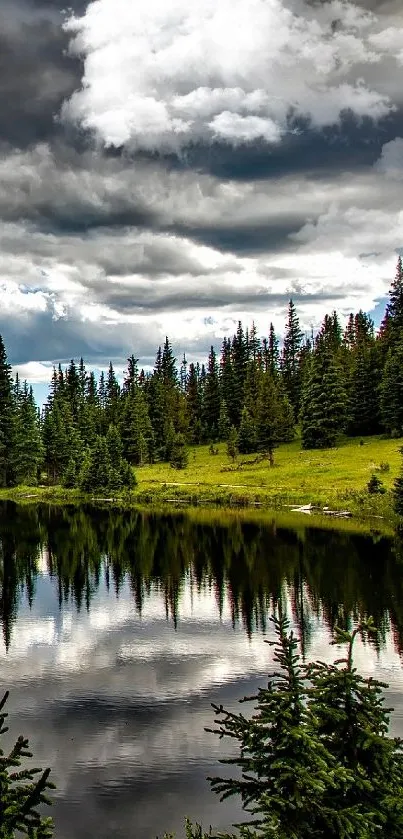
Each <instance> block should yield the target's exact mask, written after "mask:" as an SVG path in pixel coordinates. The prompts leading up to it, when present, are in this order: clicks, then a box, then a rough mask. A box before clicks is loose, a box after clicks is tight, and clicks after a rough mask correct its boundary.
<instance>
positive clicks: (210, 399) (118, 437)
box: [0, 257, 403, 492]
mask: <svg viewBox="0 0 403 839" xmlns="http://www.w3.org/2000/svg"><path fill="white" fill-rule="evenodd" d="M297 427H298V433H299V435H300V438H301V446H302V448H304V449H323V448H328V447H332V446H335V445H337V441H338V439H339V438H340V436H341V435H342V434H346V435H349V436H355V437H359V438H361V437H364V436H366V435H376V434H385V435H387V436H391V437H396V438H398V437H401V436H403V268H402V260H401V257H399V259H398V261H397V267H396V275H395V278H394V280H393V282H392V284H391V288H390V292H389V298H388V302H387V305H386V310H385V313H384V317H383V320H382V323H381V325H380V328H379V330H378V331H377V332H376V331H375V327H374V322H373V321H372V319H371V318H370V317H369V315H368V314H366V313H365V312H363V311H361V310H360V311H359V312H357V313H355V314H354V313H351V314H350V316H349V318H348V320H347V324H346V327H345V328H344V329H343V328H342V326H341V324H340V320H339V317H338V315H337V313H336V312H335V311H334V312H332V313H331V314H327V315H326V316H325V318H324V320H323V323H322V326H321V328H320V329H319V331H318V332H317V334H316V335H313V333H312V334H311V335H310V336H309V337H307V336H306V335H304V334H303V332H302V329H301V327H300V322H299V317H298V313H297V310H296V307H295V305H294V302H293V300H290V301H289V306H288V317H287V322H286V326H285V332H284V339H283V341H282V344H281V346H280V342H279V339H278V337H277V335H276V333H275V330H274V327H273V324H272V323H270V325H269V330H268V335H267V336H266V337H259V336H258V334H257V330H256V327H255V325H254V324H253V323H252V325H251V327H249V328H246V327H244V325H243V324H242V322H239V323H238V326H237V330H236V333H235V334H234V335H233V336H232V338H230V337H225V338H224V340H223V342H222V345H221V348H220V351H219V352H218V351H217V350H216V349H215V348H214V347H213V346H212V347H211V349H210V353H209V356H208V359H207V362H206V363H205V364H201V365H200V364H198V363H197V364H195V363H193V362H190V363H189V362H188V360H187V357H186V355H184V356H183V358H182V360H181V363H180V364H178V362H177V359H176V358H175V356H174V352H173V348H172V343H171V341H170V340H169V338H168V337H166V339H165V342H164V344H163V346H162V347H159V348H158V351H157V353H156V358H155V364H154V368H153V369H152V370H151V371H149V372H145V371H144V369H139V365H138V359H136V357H135V356H134V355H131V356H130V358H129V359H128V364H127V371H126V374H125V377H124V380H123V382H122V383H120V382H119V381H118V378H117V376H116V373H115V370H114V368H113V365H112V363H110V364H109V368H108V370H107V371H106V372H102V373H101V375H100V377H99V379H97V378H96V376H95V374H94V372H92V371H91V372H88V371H87V369H86V366H85V363H84V360H83V359H82V358H81V359H80V360H79V361H78V362H76V361H75V360H71V362H70V364H69V365H68V366H67V367H65V368H63V367H62V365H61V364H59V365H58V367H54V369H53V375H52V378H51V382H50V387H49V394H48V398H47V401H46V404H45V405H44V406H43V408H42V410H41V411H40V410H39V409H38V407H37V405H36V404H35V399H34V394H33V391H32V388H31V387H29V386H28V384H27V382H26V381H24V382H21V381H20V379H19V377H18V375H17V376H16V377H15V378H13V377H12V375H11V367H10V365H9V363H8V360H7V352H6V348H5V346H4V342H3V340H2V339H1V338H0V486H1V487H13V486H16V485H18V484H27V485H32V484H36V483H41V482H42V483H44V482H46V483H47V484H48V485H52V484H59V485H60V484H61V485H63V486H65V487H70V488H73V487H78V488H80V489H81V490H83V491H85V492H90V491H91V492H92V491H99V490H105V489H109V490H114V491H119V490H120V489H123V488H126V489H129V490H130V489H131V488H132V487H133V486H134V485H135V483H136V477H135V469H134V468H133V467H141V466H142V465H144V464H147V463H154V462H155V461H158V460H159V461H166V462H168V463H170V464H171V465H172V466H173V467H175V468H178V469H180V468H183V467H184V466H186V465H187V458H188V454H187V445H197V444H200V443H211V444H214V443H215V442H218V441H227V444H228V452H229V454H231V452H232V453H234V452H235V451H239V452H240V453H242V454H249V453H253V452H257V453H260V454H261V456H262V457H267V458H268V461H269V462H270V464H272V463H273V460H274V451H275V448H276V446H277V445H278V444H279V443H282V442H286V441H290V440H292V439H293V438H294V436H295V435H296V429H297Z"/></svg>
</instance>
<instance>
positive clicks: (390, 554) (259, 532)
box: [0, 503, 403, 653]
mask: <svg viewBox="0 0 403 839" xmlns="http://www.w3.org/2000/svg"><path fill="white" fill-rule="evenodd" d="M0 551H1V552H0V585H1V598H0V619H1V622H2V627H3V636H4V643H5V645H6V648H7V649H8V648H9V647H10V643H11V639H12V627H13V623H14V621H15V619H16V617H17V613H18V606H19V601H20V595H21V592H23V591H24V592H25V593H26V597H27V600H28V603H29V605H30V606H32V604H33V602H34V598H35V587H36V583H37V579H38V575H49V576H50V578H51V579H52V580H55V581H56V584H57V590H58V599H59V604H60V606H62V604H63V603H68V602H70V601H72V602H73V603H74V604H75V607H76V609H77V610H78V611H81V610H82V609H86V610H89V609H90V607H91V603H92V601H93V598H94V594H95V593H96V592H97V590H98V589H99V586H100V585H101V583H102V584H104V585H105V586H106V589H107V590H108V591H109V590H110V589H112V590H113V591H114V592H115V594H116V596H117V597H119V594H120V592H121V590H122V587H123V586H124V585H126V584H128V585H129V587H130V590H131V592H132V596H133V602H134V604H135V609H136V612H137V614H138V615H139V616H141V615H142V613H143V611H144V605H145V603H146V602H147V600H148V599H149V598H150V596H151V594H155V593H156V592H159V593H160V597H161V600H162V601H163V603H164V608H165V613H166V616H167V618H169V619H170V620H172V622H173V624H174V626H175V627H176V626H177V624H178V621H179V620H180V611H179V602H180V598H181V595H182V593H183V592H184V591H185V590H187V589H189V591H190V595H191V596H193V595H194V593H195V592H201V591H204V592H207V591H208V592H214V596H215V599H216V603H217V610H218V613H219V615H221V614H222V609H223V603H224V599H225V597H227V598H228V599H229V602H230V610H231V620H232V624H233V625H234V626H235V625H237V624H239V623H240V624H241V625H242V626H243V627H244V629H245V630H246V632H247V634H248V635H249V636H251V635H252V633H253V632H255V631H257V630H261V631H265V629H266V624H267V616H268V613H269V612H270V611H272V610H273V608H274V606H275V604H276V603H277V602H278V598H279V597H280V595H281V592H282V591H283V590H284V586H286V587H287V589H288V590H289V592H290V597H291V605H292V612H293V616H294V619H295V621H296V623H297V625H298V627H299V631H300V633H301V637H302V639H303V645H304V650H305V651H306V652H307V653H308V652H309V639H310V634H311V629H312V624H315V622H316V621H317V620H318V619H319V618H324V619H325V622H326V624H327V626H328V628H329V629H330V630H331V629H333V627H334V626H335V624H339V625H343V626H344V625H348V624H349V622H351V620H352V619H356V618H357V617H358V616H360V615H361V616H365V615H368V614H372V615H373V616H374V618H375V621H376V624H377V626H378V627H379V630H380V632H379V637H378V644H379V645H380V646H382V644H383V643H384V639H385V632H386V631H387V628H388V626H389V618H390V620H391V624H392V627H393V632H394V636H395V641H396V644H397V645H398V648H399V650H400V649H401V648H402V642H403V635H402V629H403V599H402V596H401V595H402V589H403V577H402V574H401V568H402V564H401V562H402V560H401V545H400V544H399V542H398V541H397V540H395V541H394V542H393V541H391V540H389V539H387V538H382V537H379V536H378V537H376V538H374V537H372V536H370V535H368V536H363V535H362V534H354V533H353V534H351V533H347V532H342V531H337V530H333V531H332V530H320V529H318V528H314V527H309V526H305V527H302V528H301V527H299V529H298V530H292V529H289V528H284V527H279V526H278V524H277V522H276V521H275V520H273V521H271V522H270V521H266V522H264V523H263V524H262V523H260V524H259V523H256V522H247V521H241V520H238V519H236V518H233V519H230V520H226V521H225V523H221V522H220V519H219V517H218V516H217V517H216V518H212V520H211V522H210V523H208V524H206V523H205V522H203V523H202V524H201V523H198V522H197V520H196V521H195V520H193V519H192V518H190V517H188V516H187V515H186V514H183V515H182V514H180V513H178V514H176V515H175V514H170V515H161V514H160V515H156V514H152V513H145V512H141V511H130V512H118V511H112V510H106V511H105V510H93V509H90V508H88V509H86V508H80V509H75V508H52V507H48V506H45V505H40V506H38V507H25V508H24V507H17V506H16V505H14V504H11V503H5V504H3V505H1V506H0Z"/></svg>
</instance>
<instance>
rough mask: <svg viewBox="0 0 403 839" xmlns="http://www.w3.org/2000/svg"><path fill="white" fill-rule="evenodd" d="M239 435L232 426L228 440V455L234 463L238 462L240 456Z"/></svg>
mask: <svg viewBox="0 0 403 839" xmlns="http://www.w3.org/2000/svg"><path fill="white" fill-rule="evenodd" d="M238 451H239V449H238V434H237V430H236V428H234V426H233V425H231V428H230V430H229V433H228V439H227V455H228V457H230V458H231V460H232V461H234V460H236V456H237V454H238Z"/></svg>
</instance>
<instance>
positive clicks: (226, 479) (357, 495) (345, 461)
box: [0, 437, 403, 526]
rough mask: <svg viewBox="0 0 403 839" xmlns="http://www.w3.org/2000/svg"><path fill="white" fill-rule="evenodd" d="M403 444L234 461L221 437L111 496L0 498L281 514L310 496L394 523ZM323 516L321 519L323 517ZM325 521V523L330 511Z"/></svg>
mask: <svg viewBox="0 0 403 839" xmlns="http://www.w3.org/2000/svg"><path fill="white" fill-rule="evenodd" d="M402 445H403V439H394V440H390V439H383V438H382V437H367V438H365V439H364V440H363V443H362V445H360V440H359V439H357V438H346V439H344V440H343V441H342V442H341V443H340V445H339V446H338V447H337V448H333V449H325V450H309V451H304V450H302V449H301V445H300V441H299V440H298V439H296V440H294V441H293V442H292V443H285V444H282V445H280V446H279V447H278V448H277V449H276V450H275V463H274V466H273V467H270V465H269V462H268V460H267V459H264V460H262V459H259V458H257V457H256V456H255V455H249V456H246V455H239V456H238V458H237V461H236V462H235V463H233V462H232V461H231V459H230V458H229V457H228V455H227V450H226V444H225V443H219V444H217V445H216V446H215V449H216V450H217V453H216V454H211V452H210V447H209V446H195V447H191V448H190V450H189V464H188V467H187V468H186V469H182V470H177V469H174V468H173V467H171V466H170V465H169V464H167V463H155V464H153V465H145V466H142V467H136V469H135V472H136V477H137V482H138V483H137V486H136V488H135V490H134V491H132V492H131V493H130V494H127V493H123V494H121V495H119V496H118V497H114V499H111V498H107V499H101V498H97V497H96V498H93V497H92V496H83V495H82V494H81V493H80V492H79V491H78V490H66V489H63V488H62V487H57V486H56V487H16V488H14V489H11V490H0V498H3V499H6V498H9V499H14V500H15V501H19V502H23V503H36V502H39V501H45V502H48V503H56V504H59V503H81V502H82V501H83V500H86V501H94V502H96V503H102V502H104V503H111V501H112V500H113V502H114V503H116V504H117V505H118V506H132V505H139V504H140V505H141V504H144V503H146V504H150V503H152V504H154V505H156V506H158V505H159V504H162V505H163V507H164V508H165V509H166V506H167V504H170V503H171V504H174V505H181V504H191V505H192V504H193V505H202V506H203V505H204V506H206V507H210V509H212V507H214V505H215V506H219V507H221V508H224V507H228V508H234V507H237V508H239V509H240V508H242V507H245V508H246V507H247V508H249V514H250V513H251V512H252V508H253V507H256V508H261V507H264V508H272V509H276V510H282V511H283V513H284V514H286V513H287V506H289V507H290V506H292V505H297V504H308V503H310V502H311V503H312V504H314V505H318V506H320V507H323V506H328V507H329V508H330V509H335V510H340V509H345V510H349V511H350V512H351V513H353V515H354V518H355V520H356V521H357V519H361V520H364V519H367V518H368V517H372V516H378V517H382V519H383V521H384V524H385V525H386V523H389V524H396V517H395V516H394V514H393V507H392V495H391V491H390V490H391V489H392V486H393V482H394V480H395V478H396V476H397V475H398V474H399V471H400V468H401V464H402V456H401V454H400V452H399V449H400V447H401V446H402ZM381 464H386V469H385V468H384V469H383V470H381ZM373 474H377V475H378V477H379V478H380V480H381V481H382V482H383V484H384V486H385V489H386V490H387V491H386V493H385V494H384V495H378V494H374V495H370V494H369V493H368V491H367V484H368V481H369V479H370V477H371V475H373ZM256 513H258V510H256ZM293 515H294V516H295V515H296V514H293ZM304 518H305V519H306V518H307V517H306V516H304ZM312 518H313V517H310V518H309V521H310V522H311V521H312ZM320 518H321V521H322V522H324V521H325V517H324V516H321V517H320ZM326 520H327V521H329V524H330V519H329V518H328V517H326ZM340 523H341V520H340V519H337V520H335V519H332V524H333V526H336V525H337V526H339V524H340ZM346 524H347V520H346ZM379 526H381V522H380V521H379Z"/></svg>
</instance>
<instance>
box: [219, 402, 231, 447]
mask: <svg viewBox="0 0 403 839" xmlns="http://www.w3.org/2000/svg"><path fill="white" fill-rule="evenodd" d="M229 431H230V422H229V416H228V411H227V405H226V402H225V401H224V399H223V400H222V401H221V408H220V418H219V420H218V438H219V440H228V434H229Z"/></svg>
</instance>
